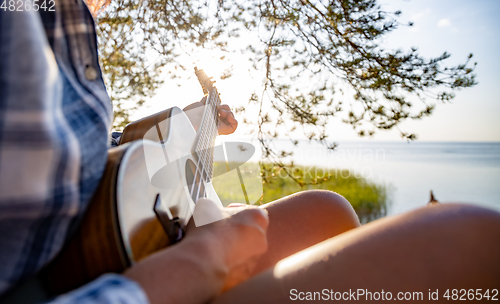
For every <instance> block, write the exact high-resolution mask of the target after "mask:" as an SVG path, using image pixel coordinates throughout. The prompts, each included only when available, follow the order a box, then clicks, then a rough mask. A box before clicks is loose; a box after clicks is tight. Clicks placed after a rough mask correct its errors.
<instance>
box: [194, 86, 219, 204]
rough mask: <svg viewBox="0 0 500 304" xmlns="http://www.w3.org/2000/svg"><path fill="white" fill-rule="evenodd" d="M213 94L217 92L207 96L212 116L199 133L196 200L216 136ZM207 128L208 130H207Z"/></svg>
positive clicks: (216, 126) (217, 101)
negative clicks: (199, 146)
mask: <svg viewBox="0 0 500 304" xmlns="http://www.w3.org/2000/svg"><path fill="white" fill-rule="evenodd" d="M214 95H215V96H216V97H218V96H217V94H213V93H212V94H211V96H210V98H209V100H208V101H209V102H208V107H209V109H208V111H210V112H212V116H211V117H209V119H210V121H209V125H208V126H207V127H206V128H203V129H202V133H201V134H200V139H201V140H200V143H201V146H202V148H203V149H202V150H201V153H200V154H201V155H199V157H198V162H197V166H196V172H195V176H194V181H196V180H197V178H198V172H200V184H199V185H198V189H197V191H196V200H197V199H198V198H200V190H201V188H202V187H201V182H202V179H203V173H204V171H205V168H206V167H207V166H208V163H207V162H210V160H209V159H208V157H213V145H214V142H215V136H216V131H217V128H218V117H217V116H218V115H217V105H214V101H213V99H214ZM215 103H220V99H219V98H217V100H216V101H215ZM207 130H208V131H207ZM207 132H209V133H211V134H207ZM208 145H211V146H210V147H208V148H207V146H208ZM208 149H211V150H210V152H212V153H209V151H208ZM200 165H201V171H200V169H199V168H200ZM209 169H210V168H207V174H210V172H208V170H209ZM210 171H212V170H210ZM194 185H195V183H193V185H192V187H191V191H190V193H191V197H192V196H193V191H194ZM205 195H206V189H205V188H203V196H205Z"/></svg>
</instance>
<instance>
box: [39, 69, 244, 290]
mask: <svg viewBox="0 0 500 304" xmlns="http://www.w3.org/2000/svg"><path fill="white" fill-rule="evenodd" d="M195 72H196V76H197V77H198V80H199V82H200V84H201V85H202V88H203V91H204V93H205V95H206V96H207V99H206V104H205V108H204V113H203V118H202V120H201V124H200V127H199V128H198V130H197V131H195V129H194V128H193V126H192V125H191V122H190V120H189V118H188V117H187V115H186V114H185V113H184V112H183V111H182V110H181V109H179V108H177V107H174V108H170V109H168V110H165V111H162V112H159V113H157V114H154V115H151V116H148V117H145V118H143V119H141V120H138V121H136V122H133V123H131V124H129V125H127V126H126V127H125V129H124V132H123V134H122V136H121V139H120V145H119V146H118V147H116V148H112V149H110V150H109V152H108V161H107V164H106V168H105V171H104V175H103V177H102V180H101V183H100V185H99V186H98V189H97V190H96V193H95V195H94V197H93V199H92V201H91V203H90V205H89V206H88V209H87V211H86V214H85V216H84V218H83V220H82V223H81V225H80V226H79V228H78V230H77V231H76V232H75V234H74V235H73V237H72V238H71V239H70V241H69V242H68V244H67V245H66V246H65V248H63V250H62V252H61V253H60V254H59V255H58V256H57V257H56V258H55V259H54V261H52V262H51V263H50V264H49V265H48V266H47V267H46V268H45V269H44V270H43V271H42V272H41V276H42V281H43V282H44V284H46V285H47V286H45V287H46V289H47V290H48V291H49V293H50V294H52V295H57V294H61V293H64V292H67V291H69V290H72V289H74V288H77V287H79V286H81V285H83V284H85V283H87V282H90V281H92V280H94V279H95V278H97V277H98V276H100V275H101V274H104V273H108V272H122V271H123V270H125V269H126V268H128V267H130V266H131V265H133V264H134V263H135V262H137V261H140V260H141V259H143V258H144V257H146V256H148V255H150V254H152V253H153V252H155V251H158V250H160V249H162V248H165V247H166V246H168V245H170V244H173V243H175V242H177V241H179V240H180V239H182V237H183V234H184V230H183V229H184V227H185V226H186V225H187V223H188V221H189V219H190V218H191V216H192V214H193V210H194V206H195V202H196V201H197V200H198V198H201V197H205V198H208V199H210V200H212V201H213V202H215V203H216V204H217V205H220V206H222V203H221V201H220V199H219V197H218V196H217V193H216V192H215V190H214V188H213V185H212V177H213V173H214V172H213V170H214V163H213V158H214V153H216V152H217V151H215V150H217V149H218V147H216V148H215V149H214V142H215V137H216V136H217V129H218V111H217V106H218V105H220V103H221V101H220V98H219V93H218V91H217V88H216V87H214V86H213V83H212V81H211V80H210V78H208V77H207V75H206V74H205V72H204V71H203V70H198V69H197V68H195ZM219 147H220V146H219ZM214 151H215V152H214ZM220 152H221V151H218V153H220ZM222 153H224V152H223V151H222ZM228 171H229V166H228ZM238 172H239V171H238ZM242 186H243V184H242Z"/></svg>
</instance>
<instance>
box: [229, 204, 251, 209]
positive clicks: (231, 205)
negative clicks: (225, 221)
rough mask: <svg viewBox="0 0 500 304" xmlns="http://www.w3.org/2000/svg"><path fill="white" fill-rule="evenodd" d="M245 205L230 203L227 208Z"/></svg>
mask: <svg viewBox="0 0 500 304" xmlns="http://www.w3.org/2000/svg"><path fill="white" fill-rule="evenodd" d="M246 205H247V204H240V203H231V204H229V205H228V206H227V208H231V207H244V206H246Z"/></svg>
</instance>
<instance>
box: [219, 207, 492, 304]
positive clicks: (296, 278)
mask: <svg viewBox="0 0 500 304" xmlns="http://www.w3.org/2000/svg"><path fill="white" fill-rule="evenodd" d="M299 220H300V219H297V221H299ZM289 233H295V231H290V232H289ZM498 257H500V213H498V212H495V211H492V210H489V209H484V208H479V207H474V206H468V205H457V204H444V205H438V206H432V207H425V208H422V209H419V210H416V211H414V212H410V213H407V214H403V215H399V216H395V217H389V218H384V219H381V220H378V221H375V222H373V223H370V224H367V225H364V226H362V227H359V228H356V229H353V230H350V231H348V232H346V233H343V234H341V235H338V236H336V237H333V238H331V239H328V240H326V241H324V242H322V243H319V244H317V245H314V246H312V247H310V248H308V249H305V250H302V251H301V252H299V253H297V254H294V255H292V256H290V257H288V258H286V259H284V260H281V261H280V262H279V263H278V264H276V266H274V267H273V268H270V269H268V270H266V271H264V272H262V273H261V274H259V275H257V276H255V277H253V278H251V279H249V280H248V281H246V282H244V283H242V284H240V285H238V286H236V287H235V288H233V289H231V290H229V291H227V292H226V293H224V294H223V295H222V296H220V297H218V298H217V299H215V301H214V303H217V304H221V303H284V302H292V301H291V298H293V297H294V296H293V295H292V294H291V290H292V289H295V290H296V292H295V294H297V293H298V292H301V291H302V292H318V293H321V292H323V291H324V289H326V290H327V292H329V291H330V290H333V291H334V292H336V291H338V292H349V290H350V289H351V290H354V291H356V290H358V289H365V290H368V291H370V292H381V291H382V290H383V291H385V292H386V293H387V292H388V291H389V292H391V293H392V294H391V296H392V297H393V299H394V298H395V297H396V296H397V295H398V292H422V296H423V299H424V300H428V299H429V298H428V297H429V289H431V291H436V289H437V290H439V300H441V301H443V300H445V299H444V298H443V294H444V292H445V291H446V289H461V288H465V289H470V288H473V289H476V288H477V289H482V290H483V291H485V290H486V289H490V295H491V289H493V288H496V289H499V287H500V263H499V262H498ZM417 296H418V295H417ZM497 298H498V296H497ZM316 299H318V298H316ZM351 300H352V298H351ZM360 300H365V298H363V297H361V298H360ZM318 302H319V301H318Z"/></svg>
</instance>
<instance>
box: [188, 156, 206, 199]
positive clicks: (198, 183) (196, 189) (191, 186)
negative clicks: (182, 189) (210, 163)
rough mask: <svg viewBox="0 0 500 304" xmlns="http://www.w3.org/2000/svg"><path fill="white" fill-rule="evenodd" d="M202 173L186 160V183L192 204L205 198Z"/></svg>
mask: <svg viewBox="0 0 500 304" xmlns="http://www.w3.org/2000/svg"><path fill="white" fill-rule="evenodd" d="M202 180H203V178H202V172H200V171H199V170H198V167H197V166H196V164H195V163H194V162H193V161H192V160H190V159H188V160H187V161H186V183H187V185H188V191H189V193H190V195H191V198H192V199H193V202H195V203H196V201H197V200H198V199H199V198H200V197H204V196H205V186H204V185H203V182H202Z"/></svg>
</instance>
